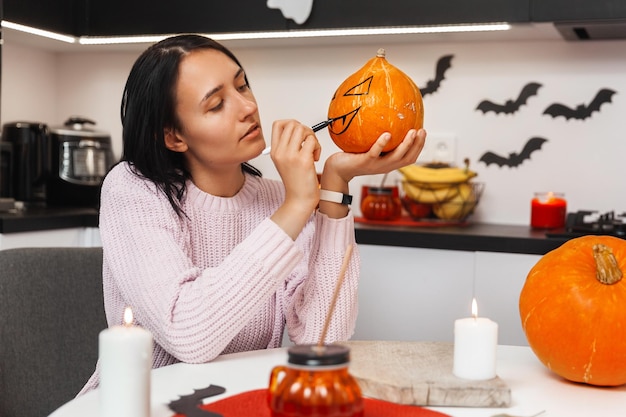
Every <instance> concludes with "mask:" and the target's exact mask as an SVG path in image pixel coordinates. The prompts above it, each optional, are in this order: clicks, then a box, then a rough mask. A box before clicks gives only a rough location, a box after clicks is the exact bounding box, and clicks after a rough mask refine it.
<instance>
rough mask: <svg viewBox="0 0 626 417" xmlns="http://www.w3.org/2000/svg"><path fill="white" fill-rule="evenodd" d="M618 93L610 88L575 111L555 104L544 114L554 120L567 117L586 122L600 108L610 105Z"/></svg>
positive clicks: (604, 89) (567, 118) (577, 107)
mask: <svg viewBox="0 0 626 417" xmlns="http://www.w3.org/2000/svg"><path fill="white" fill-rule="evenodd" d="M615 93H616V92H615V91H614V90H610V89H608V88H603V89H602V90H600V91H598V92H597V94H596V96H595V97H594V98H593V100H591V103H589V105H585V104H579V105H578V106H576V108H575V109H572V108H570V107H568V106H566V105H564V104H560V103H554V104H551V105H550V106H548V108H546V109H545V110H544V112H543V114H549V115H550V116H552V117H553V118H557V117H558V116H563V117H565V119H566V120H569V119H577V120H585V119H587V118H589V117H591V114H592V113H593V112H594V111H600V106H602V105H603V104H604V103H610V102H611V98H612V97H613V94H615Z"/></svg>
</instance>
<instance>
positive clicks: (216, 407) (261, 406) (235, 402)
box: [174, 388, 449, 417]
mask: <svg viewBox="0 0 626 417" xmlns="http://www.w3.org/2000/svg"><path fill="white" fill-rule="evenodd" d="M363 401H364V405H365V413H364V417H445V416H448V415H447V414H443V413H439V412H437V411H433V410H429V409H427V408H422V407H418V406H415V405H400V404H394V403H390V402H387V401H381V400H376V399H372V398H364V399H363ZM199 408H201V409H203V410H206V411H212V412H214V413H219V414H221V415H222V416H224V417H252V416H254V417H270V410H269V407H268V405H267V389H265V388H263V389H258V390H253V391H246V392H243V393H241V394H237V395H233V396H232V397H228V398H224V399H223V400H219V401H215V402H213V403H210V404H203V405H201V406H199ZM174 417H186V416H185V415H183V414H175V415H174ZM448 417H449V416H448Z"/></svg>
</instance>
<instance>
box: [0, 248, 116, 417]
mask: <svg viewBox="0 0 626 417" xmlns="http://www.w3.org/2000/svg"><path fill="white" fill-rule="evenodd" d="M105 327H106V319H105V315H104V306H103V298H102V248H78V247H76V248H61V247H55V248H19V249H7V250H3V251H0V416H2V417H44V416H47V415H48V414H50V413H51V412H52V411H54V410H55V409H57V408H58V407H60V406H61V405H63V404H64V403H66V402H68V401H70V400H71V399H72V398H74V397H75V396H76V394H77V393H78V392H79V391H80V389H81V388H82V387H83V385H84V384H85V383H86V382H87V380H88V379H89V377H90V376H91V374H92V372H93V371H94V369H95V365H96V360H97V357H98V334H99V332H100V331H101V330H102V329H104V328H105Z"/></svg>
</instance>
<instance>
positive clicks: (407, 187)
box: [402, 180, 484, 222]
mask: <svg viewBox="0 0 626 417" xmlns="http://www.w3.org/2000/svg"><path fill="white" fill-rule="evenodd" d="M402 188H403V191H404V195H403V196H402V205H403V207H404V209H405V210H406V212H407V213H408V214H409V216H411V218H412V219H414V220H424V219H440V220H446V221H451V220H452V221H458V222H463V221H465V220H466V219H467V218H468V217H469V216H470V215H471V214H472V213H473V212H474V209H475V208H476V206H477V205H478V202H479V201H480V197H481V195H482V193H483V190H484V184H483V183H481V182H474V181H468V182H462V183H437V184H429V183H420V182H415V181H406V180H405V181H403V182H402Z"/></svg>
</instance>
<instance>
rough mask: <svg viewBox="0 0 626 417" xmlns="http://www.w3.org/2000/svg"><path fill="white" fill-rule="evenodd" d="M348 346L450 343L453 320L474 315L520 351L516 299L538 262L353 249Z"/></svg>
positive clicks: (516, 256) (371, 247) (405, 250)
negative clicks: (474, 307)
mask: <svg viewBox="0 0 626 417" xmlns="http://www.w3.org/2000/svg"><path fill="white" fill-rule="evenodd" d="M359 250H360V252H361V266H362V267H361V281H360V284H359V316H358V319H357V326H356V331H355V334H354V336H353V337H352V338H353V339H355V340H359V339H360V340H377V339H378V340H428V341H450V342H451V341H453V340H454V331H453V329H454V320H456V319H458V318H462V317H469V316H471V303H472V298H473V297H476V299H477V303H478V314H479V315H480V316H483V317H489V318H490V319H492V320H494V321H496V322H497V323H498V325H499V333H498V335H499V338H498V339H499V343H500V344H508V345H527V342H526V338H525V336H524V334H523V332H522V329H521V324H520V320H519V312H518V300H519V293H520V290H521V288H522V286H523V284H524V281H525V279H526V275H527V274H528V271H529V270H530V268H532V266H533V265H534V264H535V263H536V262H537V260H539V258H540V255H522V254H510V253H492V252H466V251H451V250H438V249H420V248H404V247H391V246H376V245H359Z"/></svg>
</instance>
